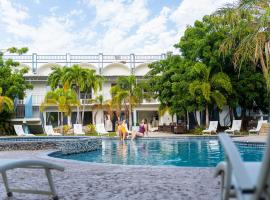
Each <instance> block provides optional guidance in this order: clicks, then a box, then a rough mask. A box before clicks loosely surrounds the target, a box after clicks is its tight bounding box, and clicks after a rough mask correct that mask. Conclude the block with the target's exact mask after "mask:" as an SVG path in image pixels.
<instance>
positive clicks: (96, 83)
mask: <svg viewBox="0 0 270 200" xmlns="http://www.w3.org/2000/svg"><path fill="white" fill-rule="evenodd" d="M103 81H104V79H103V77H102V76H99V75H97V74H96V72H95V71H94V70H91V69H88V70H87V78H86V80H85V89H84V95H85V96H84V99H86V96H87V94H90V93H91V91H93V92H94V94H96V93H97V91H98V90H101V88H102V83H103ZM99 98H100V97H97V98H95V99H88V101H89V102H98V99H99ZM96 100H97V101H96ZM102 102H103V98H102ZM84 112H85V103H84V104H83V110H82V121H84Z"/></svg>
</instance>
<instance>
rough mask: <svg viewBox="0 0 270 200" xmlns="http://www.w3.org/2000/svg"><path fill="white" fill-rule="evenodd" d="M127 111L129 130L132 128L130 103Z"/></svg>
mask: <svg viewBox="0 0 270 200" xmlns="http://www.w3.org/2000/svg"><path fill="white" fill-rule="evenodd" d="M128 107H129V111H128V125H129V130H131V128H132V106H131V103H129V106H128Z"/></svg>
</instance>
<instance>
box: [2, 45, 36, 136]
mask: <svg viewBox="0 0 270 200" xmlns="http://www.w3.org/2000/svg"><path fill="white" fill-rule="evenodd" d="M27 50H28V49H27V48H21V49H18V48H15V47H12V48H9V49H7V50H5V51H3V52H0V88H2V89H1V95H2V97H8V98H10V99H11V100H12V101H14V99H23V98H24V97H25V91H26V90H28V89H32V88H33V86H32V85H31V84H30V83H29V82H27V81H26V80H25V78H24V75H25V74H26V73H27V72H28V70H29V69H28V68H26V67H22V66H20V63H19V62H15V61H13V60H11V59H8V60H5V61H4V60H3V54H4V53H6V52H9V53H13V54H19V55H20V54H23V53H26V52H27ZM2 100H5V101H6V102H7V104H6V105H7V106H8V107H9V109H4V110H2V112H1V113H0V130H1V132H4V133H5V134H7V133H12V132H13V129H12V128H11V126H10V122H9V121H10V118H11V117H12V114H13V109H11V108H12V106H13V104H12V106H11V102H8V101H9V100H7V98H2ZM8 110H9V111H8Z"/></svg>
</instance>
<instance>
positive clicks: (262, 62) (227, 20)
mask: <svg viewBox="0 0 270 200" xmlns="http://www.w3.org/2000/svg"><path fill="white" fill-rule="evenodd" d="M269 9H270V4H269V1H268V0H241V1H239V2H238V3H237V4H235V5H229V6H227V7H224V8H222V9H220V10H218V11H217V12H216V15H218V16H220V18H222V19H223V24H224V26H227V27H228V29H229V32H228V35H227V37H226V39H225V40H224V42H223V43H222V45H221V48H220V50H221V52H222V53H223V55H227V54H231V53H232V52H231V49H235V51H234V52H233V63H234V66H235V68H237V69H239V70H241V69H242V68H243V67H246V66H247V65H246V63H252V65H253V66H254V68H255V67H259V68H260V69H261V71H262V74H263V77H264V79H265V83H266V86H267V91H268V95H269V94H270V77H269V59H270V32H269V29H270V23H269V19H270V12H269ZM268 98H269V97H268ZM269 105H270V104H269ZM269 112H270V109H269ZM269 118H270V115H269Z"/></svg>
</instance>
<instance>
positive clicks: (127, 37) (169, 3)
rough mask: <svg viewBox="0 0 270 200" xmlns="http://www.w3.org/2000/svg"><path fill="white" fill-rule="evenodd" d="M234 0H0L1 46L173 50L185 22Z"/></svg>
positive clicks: (57, 50)
mask: <svg viewBox="0 0 270 200" xmlns="http://www.w3.org/2000/svg"><path fill="white" fill-rule="evenodd" d="M226 3H233V0H0V32H1V37H0V49H5V48H8V47H12V46H16V47H25V46H26V47H28V48H29V52H30V53H38V54H65V53H71V54H98V53H104V54H124V55H127V54H130V53H135V54H161V53H166V52H168V51H173V52H176V51H178V50H176V49H174V48H173V45H174V44H176V43H178V41H179V40H180V37H181V36H182V35H183V33H184V31H185V28H186V27H187V25H192V24H193V23H194V21H195V20H200V19H202V17H203V16H204V15H206V14H211V13H212V12H214V11H215V10H216V9H218V8H220V7H222V6H224V5H225V4H226Z"/></svg>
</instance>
